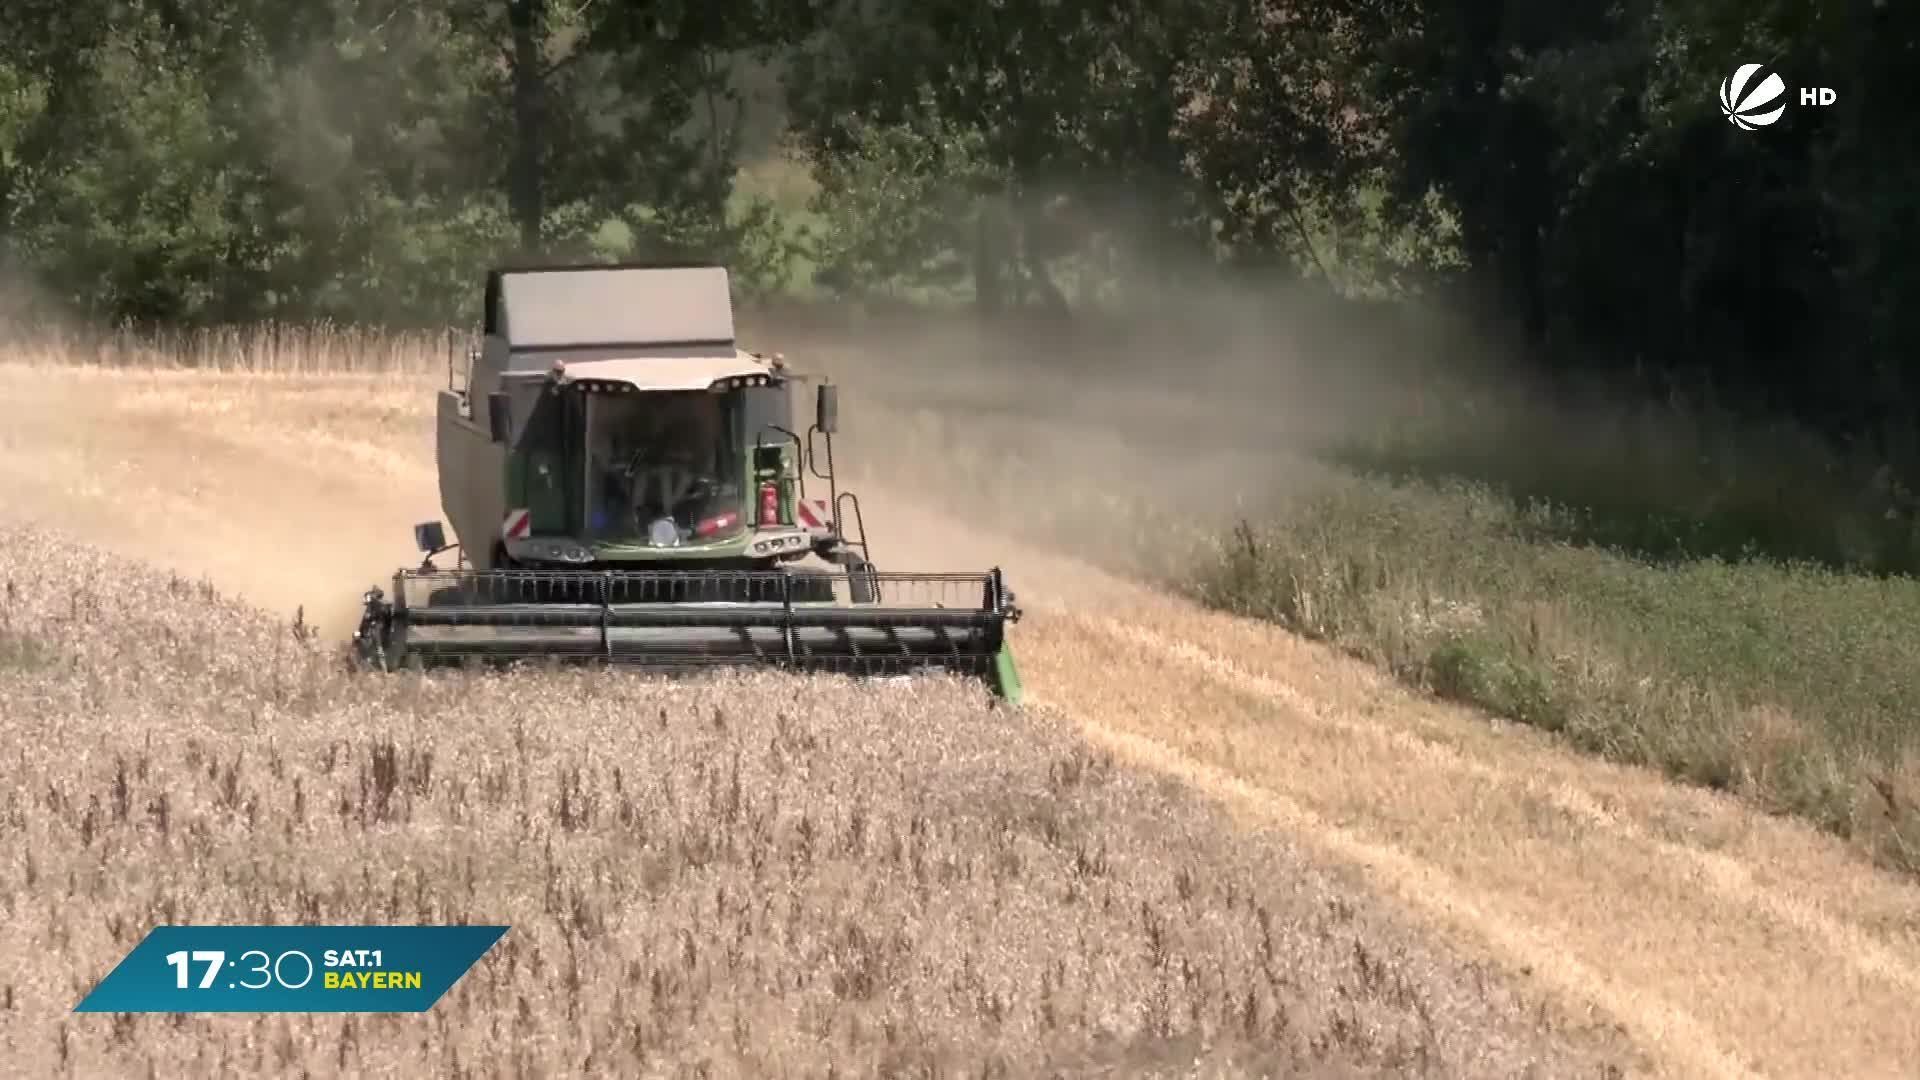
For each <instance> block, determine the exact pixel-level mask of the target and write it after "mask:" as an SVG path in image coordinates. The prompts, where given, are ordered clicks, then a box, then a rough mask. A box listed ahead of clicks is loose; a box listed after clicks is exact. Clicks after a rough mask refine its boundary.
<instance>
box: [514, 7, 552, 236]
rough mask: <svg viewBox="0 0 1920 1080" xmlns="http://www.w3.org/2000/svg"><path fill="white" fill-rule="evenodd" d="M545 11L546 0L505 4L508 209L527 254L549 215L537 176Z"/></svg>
mask: <svg viewBox="0 0 1920 1080" xmlns="http://www.w3.org/2000/svg"><path fill="white" fill-rule="evenodd" d="M546 7H547V3H546V0H508V2H507V22H508V24H509V25H510V26H511V27H512V29H513V157H512V163H511V165H510V166H509V168H508V173H507V206H508V209H509V211H510V212H511V213H512V215H513V220H514V223H515V224H517V225H519V227H520V246H521V247H522V248H523V249H525V254H528V255H533V254H537V253H538V251H539V249H540V223H541V221H542V219H544V218H545V217H546V212H547V207H546V193H545V191H544V190H543V189H542V185H541V175H540V173H541V170H540V165H541V159H542V157H543V156H544V155H543V153H542V150H543V149H544V146H543V143H542V136H543V135H544V132H543V131H542V130H541V127H542V122H543V120H544V119H545V117H544V115H543V114H544V112H545V105H546V102H545V96H546V93H545V91H546V86H545V75H544V72H543V71H542V70H541V69H542V66H543V64H542V60H543V52H544V50H543V49H542V48H541V46H542V45H543V44H544V41H545V37H546V22H547V11H546Z"/></svg>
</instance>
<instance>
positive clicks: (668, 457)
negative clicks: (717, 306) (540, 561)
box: [586, 391, 746, 547]
mask: <svg viewBox="0 0 1920 1080" xmlns="http://www.w3.org/2000/svg"><path fill="white" fill-rule="evenodd" d="M586 419H587V461H586V468H587V476H586V490H587V500H586V503H587V506H586V509H587V532H588V535H589V536H591V537H592V538H593V539H596V540H624V541H631V542H638V543H645V544H650V545H653V546H656V547H675V546H678V545H681V544H691V543H707V542H710V541H714V540H720V539H725V538H726V537H728V536H731V535H734V534H736V533H738V532H740V531H741V530H742V529H743V528H745V520H746V519H745V514H744V510H745V493H744V491H743V490H742V483H743V480H744V477H745V473H746V460H745V458H744V456H743V454H744V451H743V450H742V447H743V446H744V439H742V438H741V437H740V435H739V432H738V430H737V429H738V428H739V426H740V406H739V401H738V395H737V394H714V393H709V392H705V391H693V392H675V393H635V394H592V395H589V396H588V398H587V417H586Z"/></svg>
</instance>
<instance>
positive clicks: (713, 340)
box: [486, 265, 735, 354]
mask: <svg viewBox="0 0 1920 1080" xmlns="http://www.w3.org/2000/svg"><path fill="white" fill-rule="evenodd" d="M486 332H487V333H488V334H493V335H497V336H499V337H501V338H504V339H505V340H506V343H507V347H508V349H509V350H510V351H512V352H515V353H523V352H528V351H532V352H554V351H560V350H575V349H595V350H606V349H614V348H624V349H647V350H649V351H652V350H663V349H670V350H674V351H678V352H683V353H705V352H710V351H721V352H724V353H727V354H731V353H732V352H733V349H732V346H733V344H734V340H735V337H734V326H733V297H732V292H731V288H730V283H729V281H728V278H727V270H726V267H723V266H700V265H694V266H658V265H614V266H559V267H539V268H533V269H524V270H508V269H500V270H494V271H492V272H491V273H489V274H488V275H487V296H486Z"/></svg>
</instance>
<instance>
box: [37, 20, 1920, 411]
mask: <svg viewBox="0 0 1920 1080" xmlns="http://www.w3.org/2000/svg"><path fill="white" fill-rule="evenodd" d="M1917 39H1920V9H1916V8H1914V7H1913V5H1908V4H1895V3H1889V2H1887V0H1836V2H1830V3H1812V2H1809V0H1757V2H1756V0H1742V2H1741V3H1739V4H1735V3H1733V2H1731V0H1607V2H1604V3H1602V2H1595V0H1575V2H1573V3H1568V4H1561V5H1543V4H1538V3H1519V2H1512V0H1449V2H1440V0H1325V2H1322V3H1316V4H1291V3H1286V2H1284V0H1102V2H1099V3H1094V2H1090V0H1039V2H1023V3H1016V2H1014V0H969V2H966V3H961V2H957V0H915V2H913V3H906V2H902V0H793V2H786V3H781V2H777V0H708V2H704V3H694V2H692V0H666V2H655V3H640V2H638V0H419V2H416V3H408V4H402V3H399V2H397V0H274V2H273V3H267V2H266V0H221V2H220V3H212V2H209V0H60V2H54V0H12V2H10V3H8V4H7V5H6V6H5V8H4V10H0V261H3V264H4V266H5V267H6V269H7V272H8V275H9V278H8V279H9V280H11V281H15V282H29V283H31V285H32V287H33V288H34V289H35V290H36V291H37V292H39V293H41V294H43V295H45V296H46V297H49V298H51V299H52V300H53V301H55V302H57V303H59V304H61V305H63V306H64V307H65V308H66V309H67V310H69V311H72V312H76V313H79V314H81V315H84V316H88V317H93V318H99V319H110V320H137V321H141V322H150V323H214V322H232V321H244V320H253V319H259V318H267V317H272V318H283V319H297V318H314V317H327V318H335V319H348V320H353V321H359V322H400V323H434V322H444V321H446V320H450V319H464V318H465V317H466V314H467V311H466V309H467V308H468V307H470V306H471V302H472V301H471V297H472V291H473V280H474V278H475V276H476V275H477V273H478V272H479V270H480V269H481V267H482V266H483V265H484V264H486V263H489V262H494V261H499V260H502V259H506V258H551V259H558V258H567V259H574V258H593V257H608V258H613V257H701V258H716V259H725V260H727V261H729V262H731V263H733V264H735V265H737V266H739V267H740V268H741V280H742V281H743V282H744V283H746V284H748V285H749V286H750V287H753V288H758V289H777V288H780V287H781V286H782V285H784V284H796V285H800V286H805V287H809V288H816V289H820V290H824V291H825V292H827V293H829V294H836V295H846V296H857V295H865V294H873V293H877V292H892V293H907V294H922V295H924V294H927V293H929V292H941V293H944V294H948V295H951V296H956V297H960V298H962V302H971V303H974V304H977V305H979V306H980V307H982V308H985V309H989V310H999V309H1004V308H1010V307H1024V308H1034V309H1043V310H1052V311H1057V312H1061V313H1075V312H1083V311H1087V310H1090V309H1094V308H1099V307H1101V306H1102V305H1106V304H1110V302H1111V301H1112V300H1113V299H1114V297H1116V296H1121V297H1125V298H1128V300H1127V302H1128V303H1129V304H1134V303H1139V302H1150V301H1151V299H1152V298H1153V297H1154V296H1155V295H1157V294H1158V292H1159V291H1160V290H1161V289H1163V288H1164V286H1165V285H1166V284H1167V283H1168V282H1169V281H1170V280H1173V279H1175V278H1177V277H1179V276H1181V275H1185V274H1187V273H1189V272H1190V271H1191V270H1192V269H1193V268H1195V267H1206V268H1210V269H1211V270H1212V271H1217V272H1219V273H1221V274H1224V275H1229V276H1231V275H1247V276H1248V278H1249V280H1261V281H1273V280H1276V279H1278V280H1282V281H1285V280H1289V279H1291V280H1293V281H1295V282H1300V283H1307V284H1314V285H1318V286H1320V287H1324V288H1327V289H1330V290H1333V291H1337V292H1342V293H1347V294H1362V293H1364V294H1368V295H1373V296H1385V297H1390V298H1391V297H1407V296H1413V295H1439V296H1444V297H1446V298H1448V300H1447V302H1449V303H1454V304H1457V305H1459V306H1462V307H1463V308H1467V309H1471V310H1472V311H1474V312H1476V313H1478V314H1479V315H1480V317H1482V318H1484V319H1486V320H1488V322H1489V323H1490V324H1498V325H1502V326H1506V327H1511V328H1512V329H1513V330H1514V331H1515V332H1516V333H1517V334H1518V337H1519V339H1520V340H1521V341H1522V342H1523V343H1524V348H1525V351H1526V353H1527V355H1528V356H1529V357H1530V358H1531V359H1532V360H1533V361H1534V362H1535V363H1537V364H1540V365H1542V366H1543V367H1547V368H1574V367H1578V368H1591V369H1598V370H1602V371H1634V372H1642V373H1644V372H1647V371H1654V372H1661V373H1669V374H1675V375H1681V374H1685V375H1690V376H1698V377H1700V378H1702V379H1705V380H1708V381H1711V382H1712V383H1714V384H1715V385H1718V386H1722V387H1727V388H1732V389H1733V390H1735V391H1737V392H1738V393H1740V394H1743V395H1745V396H1746V397H1748V398H1751V399H1752V403H1753V404H1755V405H1756V406H1763V407H1767V408H1773V409H1785V410H1789V411H1794V412H1798V413H1801V414H1803V415H1808V416H1811V417H1814V418H1816V419H1818V420H1820V421H1821V422H1822V423H1826V424H1828V425H1829V426H1831V427H1833V428H1836V429H1844V430H1855V429H1861V430H1864V429H1868V428H1872V429H1876V430H1887V429H1889V428H1890V427H1894V426H1905V425H1909V424H1910V421H1911V419H1912V416H1911V410H1912V405H1911V403H1912V402H1914V401H1915V400H1916V393H1917V392H1920V387H1916V386H1915V385H1914V382H1915V380H1916V377H1917V375H1920V372H1916V367H1915V363H1914V361H1913V359H1912V358H1914V357H1915V356H1917V355H1920V314H1917V313H1916V305H1914V304H1912V303H1909V302H1908V301H1909V300H1910V299H1911V298H1914V297H1915V295H1916V286H1917V285H1920V278H1917V276H1916V274H1917V268H1920V261H1917V260H1920V257H1917V256H1916V255H1915V252H1916V245H1915V243H1914V241H1915V240H1916V239H1920V237H1916V231H1917V230H1920V183H1916V180H1920V124H1916V123H1915V122H1914V121H1912V120H1910V119H1907V118H1906V117H1905V116H1904V115H1903V112H1902V110H1903V108H1904V107H1903V106H1901V105H1899V104H1898V101H1899V100H1900V95H1899V89H1900V87H1899V79H1900V76H1902V75H1903V74H1905V73H1907V72H1909V71H1911V70H1914V69H1915V68H1914V61H1915V59H1916V51H1915V50H1916V40H1917ZM1743 63H1761V64H1765V65H1768V67H1769V69H1770V70H1777V71H1778V72H1780V73H1781V74H1782V76H1783V78H1784V79H1785V80H1786V82H1787V84H1788V87H1789V91H1788V93H1789V97H1790V101H1789V106H1788V109H1787V111H1786V113H1785V115H1784V117H1783V118H1782V119H1781V120H1780V121H1779V122H1778V123H1775V124H1772V125H1770V126H1767V127H1764V128H1761V129H1759V130H1752V131H1748V130H1741V129H1740V128H1738V127H1736V126H1735V125H1733V124H1731V123H1729V122H1728V120H1727V119H1726V117H1724V116H1723V115H1722V112H1721V108H1720V104H1719V101H1718V89H1719V86H1720V83H1721V80H1723V79H1724V78H1726V77H1727V76H1728V75H1729V74H1731V73H1732V72H1733V71H1734V70H1735V68H1737V67H1738V66H1739V65H1741V64H1743ZM1805 86H1827V87H1832V88H1833V89H1834V90H1835V91H1836V92H1837V100H1836V101H1835V102H1834V103H1833V104H1832V105H1829V106H1825V107H1821V106H1806V105H1800V104H1798V102H1797V96H1796V95H1797V91H1798V89H1799V88H1801V87H1805ZM756 88H757V89H758V90H761V91H765V90H773V91H777V92H775V93H772V94H760V95H758V100H755V94H754V93H752V91H754V90H755V89H756ZM782 148H784V149H785V151H786V152H788V153H790V154H792V155H794V156H795V157H796V158H797V160H798V161H800V162H801V163H803V165H802V166H801V167H804V169H805V170H806V171H807V173H808V174H809V177H810V180H811V184H812V189H813V195H812V197H811V200H810V202H808V203H806V205H774V204H772V203H769V202H767V201H765V200H754V199H749V198H746V197H744V196H743V193H742V191H741V190H739V186H738V183H737V179H738V176H739V170H740V167H741V166H742V165H745V164H752V163H754V162H756V161H760V160H763V159H766V158H767V157H768V156H769V155H771V154H774V153H776V152H777V151H779V150H781V149H782Z"/></svg>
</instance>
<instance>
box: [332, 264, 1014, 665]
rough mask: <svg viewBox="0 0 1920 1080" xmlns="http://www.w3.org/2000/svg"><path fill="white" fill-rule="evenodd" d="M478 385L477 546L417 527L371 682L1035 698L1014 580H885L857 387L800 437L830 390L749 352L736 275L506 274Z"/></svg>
mask: <svg viewBox="0 0 1920 1080" xmlns="http://www.w3.org/2000/svg"><path fill="white" fill-rule="evenodd" d="M460 367H461V365H456V364H455V363H453V362H452V360H451V358H450V362H449V371H448V386H447V389H445V390H443V391H441V392H440V394H439V401H438V414H437V418H436V440H437V441H436V451H437V455H436V456H437V462H438V466H439V477H440V502H441V508H442V510H443V512H444V513H445V516H446V520H447V521H448V522H449V523H450V524H451V526H452V529H453V533H454V536H455V538H456V539H455V541H454V542H452V543H449V542H448V540H447V537H446V530H445V528H444V527H443V526H442V524H441V523H440V522H437V521H436V522H428V523H424V524H422V525H420V526H417V527H416V528H415V536H414V539H415V544H416V546H417V547H418V548H419V549H420V551H421V552H422V553H423V560H422V563H421V565H420V566H419V567H417V568H415V569H411V570H404V569H403V570H401V571H399V572H398V573H397V574H396V575H395V577H394V581H393V591H392V594H391V596H389V595H387V594H386V593H385V592H384V591H383V590H381V589H377V588H376V589H373V590H370V591H369V592H368V593H367V594H366V597H365V608H364V612H363V615H362V619H361V625H360V628H359V630H358V631H357V632H356V634H355V649H356V654H357V655H358V656H359V657H360V658H361V659H362V660H363V661H364V662H366V663H369V664H371V665H373V666H377V667H381V668H391V667H394V666H396V665H400V664H407V663H412V662H421V663H431V662H437V661H463V660H469V659H499V660H513V659H531V658H540V657H560V658H572V659H595V660H603V661H611V662H617V663H626V664H632V665H636V666H642V667H651V668H660V669H672V670H681V669H692V668H701V667H712V666H716V665H718V666H737V665H750V664H766V665H772V666H779V667H786V668H793V669H799V670H829V671H843V672H847V673H852V674H900V673H910V672H913V671H918V670H925V669H944V670H950V671H957V672H960V673H965V674H970V675H974V676H977V677H980V678H983V679H985V680H986V681H987V683H988V684H989V685H990V686H991V687H992V688H993V689H994V690H995V691H996V692H998V693H1000V694H1001V695H1002V696H1004V697H1008V698H1017V697H1018V694H1019V682H1018V678H1017V676H1016V674H1015V671H1014V666H1013V660H1012V656H1011V653H1010V652H1009V651H1008V649H1007V643H1006V629H1007V624H1009V623H1011V622H1013V621H1016V620H1017V619H1018V618H1019V610H1018V608H1016V607H1015V606H1014V603H1013V596H1012V593H1011V592H1009V591H1008V589H1007V588H1006V585H1005V582H1004V581H1003V579H1002V575H1001V573H1000V571H999V570H998V569H997V568H996V569H991V570H986V571H983V572H978V573H941V574H925V573H884V572H881V571H879V570H877V569H876V568H875V567H874V564H873V560H872V558H871V556H870V554H869V551H868V545H867V537H866V526H865V521H864V517H863V515H862V513H861V510H860V501H859V499H858V498H857V497H856V496H855V495H854V493H852V492H850V491H845V490H842V489H841V488H840V484H839V481H838V479H837V478H836V476H835V473H834V468H833V437H834V435H835V433H836V432H837V431H838V428H839V400H838V397H839V394H838V388H837V387H835V386H834V385H833V384H832V383H831V382H826V381H819V382H817V384H815V385H814V394H813V402H812V404H813V414H814V415H813V419H812V422H811V424H810V425H808V426H807V427H806V428H805V431H804V433H802V431H801V430H800V428H799V425H797V424H796V423H795V420H794V412H795V409H794V397H795V392H796V389H797V388H799V387H801V386H805V385H807V384H808V383H810V382H813V381H814V380H811V379H809V378H808V377H806V376H804V375H802V374H801V373H799V372H798V371H796V370H794V369H793V368H791V367H790V366H789V365H788V364H787V363H786V361H785V358H784V357H782V356H780V355H779V354H774V355H771V356H768V355H764V354H761V353H756V352H750V351H747V350H744V349H741V348H740V347H739V346H738V344H737V342H736V339H735V331H734V325H733V310H732V298H731V289H730V283H729V281H728V276H727V272H726V270H725V268H723V267H717V266H657V265H645V266H634V265H627V266H595V267H558V268H538V269H528V270H495V271H493V272H491V273H489V274H488V276H487V284H486V296H485V311H484V322H483V326H482V329H481V333H480V341H479V344H478V345H477V346H476V347H472V348H469V349H468V350H467V355H466V363H465V365H464V374H465V377H464V379H462V378H461V377H460V370H459V369H460ZM809 479H812V480H814V481H815V482H816V485H815V489H814V490H812V491H810V490H809V485H808V480H809ZM821 486H824V488H825V492H824V493H821V492H820V491H819V490H818V489H819V487H821ZM456 549H457V552H458V555H457V565H455V566H453V567H450V568H442V567H440V566H438V565H436V564H435V559H436V558H442V557H444V556H447V555H448V554H449V553H450V552H454V551H455V550H456Z"/></svg>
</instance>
